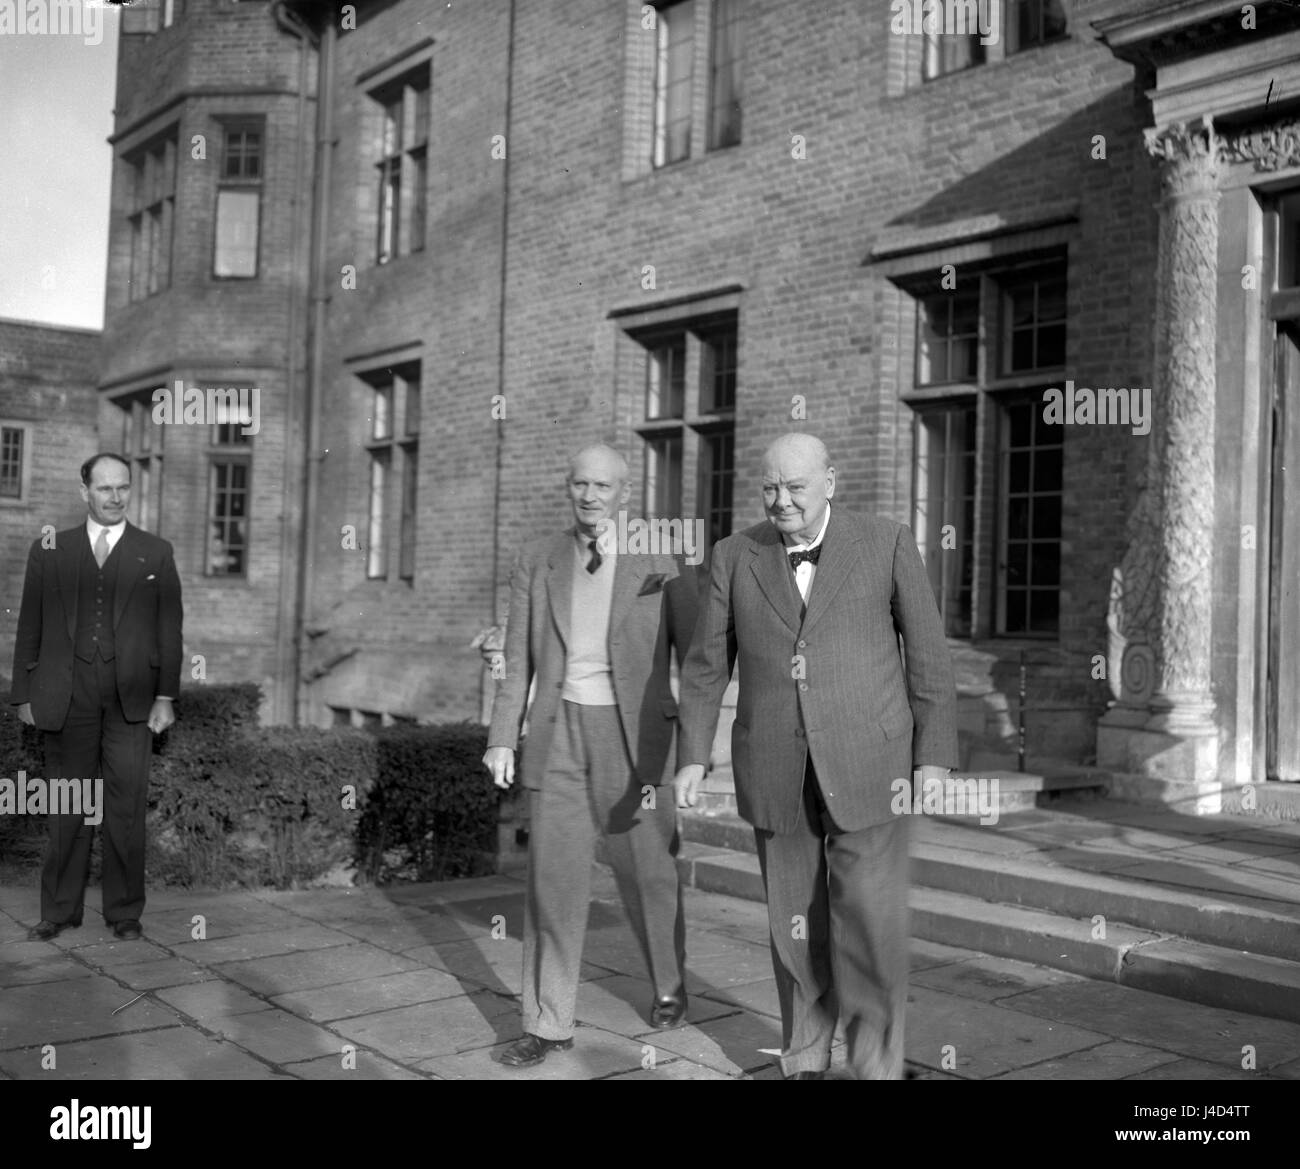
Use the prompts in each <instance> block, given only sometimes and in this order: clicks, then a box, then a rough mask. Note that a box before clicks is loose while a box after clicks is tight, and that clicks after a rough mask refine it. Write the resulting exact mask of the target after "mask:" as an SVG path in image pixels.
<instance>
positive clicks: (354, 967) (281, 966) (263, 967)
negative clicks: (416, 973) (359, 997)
mask: <svg viewBox="0 0 1300 1169" xmlns="http://www.w3.org/2000/svg"><path fill="white" fill-rule="evenodd" d="M418 965H419V964H418V963H416V962H412V961H411V960H410V959H409V958H403V957H401V956H399V955H397V954H390V953H388V952H387V951H386V950H377V949H375V947H374V946H367V945H364V944H362V943H356V944H353V945H351V946H330V947H328V948H327V949H324V950H300V951H298V952H296V953H293V954H277V955H274V956H272V957H267V958H254V959H253V960H251V961H249V962H227V963H225V964H224V965H223V966H222V967H221V969H220V973H221V976H222V977H223V978H231V979H234V981H236V982H238V983H240V984H241V985H243V986H246V987H248V988H249V989H250V990H254V991H257V992H259V993H260V994H264V995H266V996H267V997H268V998H270V997H272V996H274V995H278V994H288V993H290V992H291V991H298V990H313V989H315V988H316V987H320V986H333V985H335V984H336V983H343V982H356V981H358V980H360V979H364V978H377V977H379V976H380V975H383V974H399V973H401V972H402V971H403V970H414V969H416V968H417V967H418Z"/></svg>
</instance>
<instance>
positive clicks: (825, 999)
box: [754, 763, 910, 1080]
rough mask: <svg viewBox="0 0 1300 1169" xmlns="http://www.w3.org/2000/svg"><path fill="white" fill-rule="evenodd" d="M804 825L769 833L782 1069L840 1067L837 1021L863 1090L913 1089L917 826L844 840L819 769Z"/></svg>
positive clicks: (903, 821)
mask: <svg viewBox="0 0 1300 1169" xmlns="http://www.w3.org/2000/svg"><path fill="white" fill-rule="evenodd" d="M804 813H805V814H804V820H803V822H802V824H801V825H800V826H799V828H798V829H797V830H796V831H795V832H792V833H783V834H780V835H778V834H776V833H773V832H767V831H764V830H761V829H758V828H755V829H754V839H755V841H756V842H757V845H758V859H759V863H760V865H761V866H762V871H763V887H764V889H765V890H766V892H767V913H768V924H769V927H770V930H771V945H772V967H773V970H774V971H775V973H776V988H777V996H778V998H779V1000H780V1003H781V1033H782V1034H781V1039H782V1053H783V1054H782V1056H781V1070H782V1071H783V1072H784V1073H785V1074H786V1075H792V1074H793V1073H795V1072H799V1071H821V1070H824V1069H825V1068H826V1067H827V1066H828V1065H829V1063H830V1053H831V1043H832V1041H833V1039H834V1037H835V1021H836V1017H837V1015H838V1017H839V1019H840V1020H841V1021H842V1022H843V1024H844V1031H845V1039H846V1042H847V1044H848V1062H849V1069H850V1071H851V1073H852V1074H853V1076H854V1077H855V1078H857V1079H864V1080H901V1079H902V1078H903V1019H904V1015H905V1014H906V1010H907V978H908V950H909V934H910V930H909V922H908V905H907V886H908V852H907V836H908V833H907V817H906V816H896V817H895V818H894V819H893V820H891V821H889V822H888V823H885V824H878V825H874V826H872V827H870V828H864V829H862V830H861V831H858V832H841V831H840V830H839V829H838V828H837V827H836V825H835V823H834V821H833V820H832V819H831V817H830V815H829V813H828V812H827V811H826V806H825V804H824V803H823V802H822V799H821V795H820V792H819V791H818V789H817V780H816V776H815V774H814V772H813V769H812V765H811V763H809V767H808V772H807V774H806V775H805V777H804Z"/></svg>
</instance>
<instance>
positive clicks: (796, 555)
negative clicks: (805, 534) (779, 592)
mask: <svg viewBox="0 0 1300 1169" xmlns="http://www.w3.org/2000/svg"><path fill="white" fill-rule="evenodd" d="M821 554H822V546H821V545H820V544H818V545H817V547H816V548H809V549H807V550H806V551H803V552H791V553H789V556H790V567H791V568H798V567H799V565H801V564H802V563H803V562H804V561H805V560H806V561H808V563H809V564H816V563H817V558H818V557H819V556H820V555H821Z"/></svg>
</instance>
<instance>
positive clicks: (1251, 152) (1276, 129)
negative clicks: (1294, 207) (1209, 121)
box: [1222, 118, 1300, 171]
mask: <svg viewBox="0 0 1300 1169" xmlns="http://www.w3.org/2000/svg"><path fill="white" fill-rule="evenodd" d="M1222 143H1223V157H1224V159H1225V160H1226V161H1228V162H1252V163H1254V164H1255V169H1256V170H1257V171H1274V170H1285V169H1286V168H1287V167H1290V166H1300V120H1297V119H1294V118H1291V119H1288V120H1286V121H1282V122H1274V123H1272V124H1271V125H1268V126H1254V127H1252V128H1250V129H1248V130H1238V131H1235V132H1234V133H1231V134H1228V135H1225V136H1224V137H1223V139H1222Z"/></svg>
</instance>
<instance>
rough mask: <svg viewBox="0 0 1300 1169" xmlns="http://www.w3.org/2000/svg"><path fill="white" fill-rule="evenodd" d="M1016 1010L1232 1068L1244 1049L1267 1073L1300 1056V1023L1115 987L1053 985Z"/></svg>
mask: <svg viewBox="0 0 1300 1169" xmlns="http://www.w3.org/2000/svg"><path fill="white" fill-rule="evenodd" d="M1014 1006H1015V1009H1016V1011H1018V1012H1021V1013H1025V1014H1033V1015H1037V1016H1039V1017H1040V1018H1043V1019H1055V1020H1059V1021H1060V1022H1061V1023H1063V1024H1070V1023H1078V1024H1079V1025H1080V1026H1086V1027H1088V1028H1090V1029H1091V1030H1093V1031H1100V1032H1103V1033H1104V1034H1106V1035H1108V1036H1110V1037H1112V1038H1115V1039H1121V1040H1125V1041H1127V1042H1129V1043H1138V1044H1142V1045H1144V1046H1148V1047H1156V1048H1160V1049H1161V1050H1163V1051H1168V1052H1172V1053H1173V1054H1175V1055H1182V1056H1187V1057H1190V1058H1192V1059H1196V1060H1202V1061H1207V1062H1217V1063H1223V1064H1225V1065H1227V1066H1229V1067H1239V1066H1240V1064H1241V1058H1242V1054H1241V1049H1242V1047H1243V1046H1245V1045H1246V1044H1251V1045H1253V1046H1254V1047H1255V1051H1256V1055H1255V1060H1256V1064H1257V1066H1258V1067H1260V1068H1264V1069H1267V1068H1268V1067H1270V1066H1272V1065H1274V1064H1281V1063H1285V1062H1286V1061H1287V1060H1290V1059H1294V1058H1296V1056H1297V1055H1300V1024H1297V1023H1288V1022H1286V1021H1284V1020H1281V1019H1264V1018H1260V1017H1259V1016H1256V1015H1246V1014H1240V1013H1237V1012H1233V1011H1226V1010H1222V1009H1220V1008H1218V1007H1207V1006H1202V1005H1201V1004H1199V1003H1188V1002H1184V1001H1182V1000H1181V999H1174V998H1169V997H1168V996H1166V995H1162V994H1154V993H1152V992H1150V991H1145V990H1137V989H1136V988H1134V987H1128V986H1117V985H1116V984H1114V983H1110V982H1087V981H1085V982H1078V983H1071V984H1069V985H1062V986H1049V987H1044V988H1043V989H1041V990H1033V991H1028V992H1026V993H1025V994H1022V995H1017V996H1016V999H1015V1002H1014Z"/></svg>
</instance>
